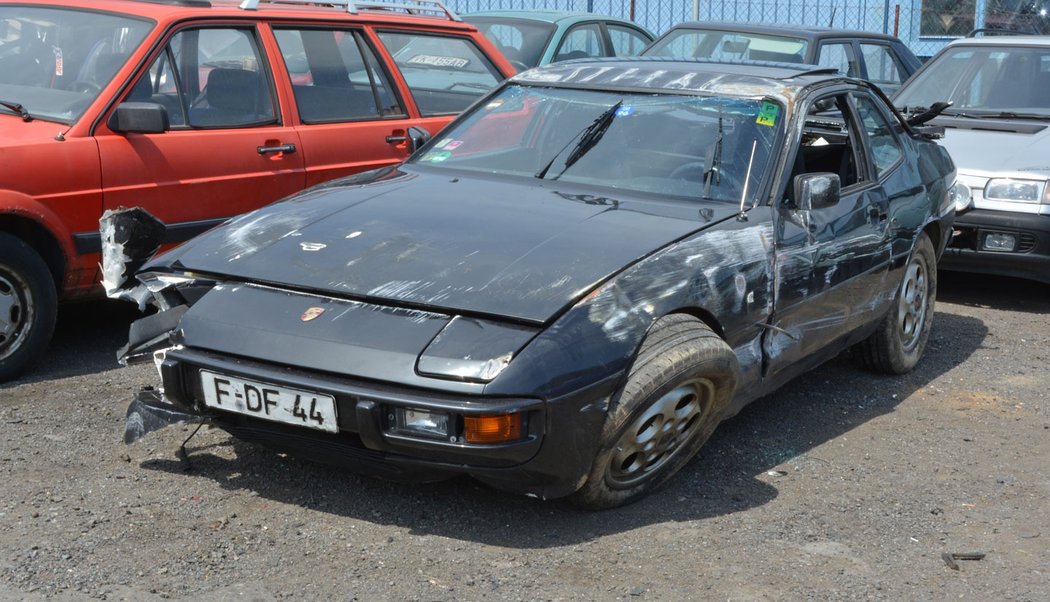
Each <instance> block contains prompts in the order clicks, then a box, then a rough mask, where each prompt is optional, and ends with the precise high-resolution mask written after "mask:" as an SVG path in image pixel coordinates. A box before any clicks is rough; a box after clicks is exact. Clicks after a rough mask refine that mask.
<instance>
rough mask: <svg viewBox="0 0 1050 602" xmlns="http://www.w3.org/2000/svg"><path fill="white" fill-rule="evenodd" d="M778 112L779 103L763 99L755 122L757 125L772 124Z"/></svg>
mask: <svg viewBox="0 0 1050 602" xmlns="http://www.w3.org/2000/svg"><path fill="white" fill-rule="evenodd" d="M779 114H780V105H778V104H776V103H772V102H767V101H765V100H763V101H762V110H761V111H759V112H758V118H756V119H755V123H757V124H759V125H770V126H771V125H774V124H776V122H777V115H779Z"/></svg>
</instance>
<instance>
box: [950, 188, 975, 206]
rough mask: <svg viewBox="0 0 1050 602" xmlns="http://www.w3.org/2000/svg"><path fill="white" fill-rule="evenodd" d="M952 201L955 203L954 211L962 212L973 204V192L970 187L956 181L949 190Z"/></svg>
mask: <svg viewBox="0 0 1050 602" xmlns="http://www.w3.org/2000/svg"><path fill="white" fill-rule="evenodd" d="M951 196H952V201H953V202H954V203H955V211H956V212H959V213H961V212H963V211H966V210H967V209H969V208H970V207H971V206H972V205H973V194H972V193H971V192H970V187H969V186H967V185H966V184H963V183H962V182H956V183H955V186H953V187H952V190H951Z"/></svg>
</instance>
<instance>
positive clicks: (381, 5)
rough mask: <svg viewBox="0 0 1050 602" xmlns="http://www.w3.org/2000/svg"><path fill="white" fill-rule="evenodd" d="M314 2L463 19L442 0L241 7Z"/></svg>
mask: <svg viewBox="0 0 1050 602" xmlns="http://www.w3.org/2000/svg"><path fill="white" fill-rule="evenodd" d="M261 2H265V3H266V4H312V5H318V6H342V7H345V8H346V12H348V13H350V14H352V15H356V14H357V12H358V11H359V10H360V9H369V10H392V11H404V12H407V13H409V14H412V15H420V14H424V15H434V16H439V17H442V18H445V19H448V20H449V21H462V20H463V19H461V18H460V17H459V15H457V14H456V13H455V12H454V11H453V10H452V9H450V8H448V7H447V6H445V3H444V2H441V0H394V1H388V2H384V1H381V0H376V1H371V2H368V1H366V2H361V1H355V0H334V1H329V2H317V1H315V0H244V2H241V8H242V9H244V10H258V9H259V4H260V3H261Z"/></svg>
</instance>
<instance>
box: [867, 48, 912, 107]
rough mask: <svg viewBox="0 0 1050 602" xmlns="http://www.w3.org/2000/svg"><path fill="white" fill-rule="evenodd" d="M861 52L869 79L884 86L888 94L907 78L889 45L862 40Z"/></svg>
mask: <svg viewBox="0 0 1050 602" xmlns="http://www.w3.org/2000/svg"><path fill="white" fill-rule="evenodd" d="M860 53H861V55H862V56H863V57H864V66H865V67H867V69H868V81H870V82H871V83H873V84H875V85H877V86H878V87H880V88H882V91H883V92H885V93H886V94H887V95H888V94H893V93H894V92H896V91H897V90H898V89H899V88H900V87H901V84H902V83H904V80H905V79H906V78H905V77H904V73H903V72H902V71H901V68H900V65H899V64H898V63H897V59H896V57H894V55H893V51H892V50H891V49H890V47H889V46H888V45H886V44H868V43H865V42H861V43H860Z"/></svg>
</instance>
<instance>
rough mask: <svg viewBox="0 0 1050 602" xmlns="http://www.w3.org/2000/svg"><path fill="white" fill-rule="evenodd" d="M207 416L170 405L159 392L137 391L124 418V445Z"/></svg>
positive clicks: (150, 390) (149, 389) (153, 390)
mask: <svg viewBox="0 0 1050 602" xmlns="http://www.w3.org/2000/svg"><path fill="white" fill-rule="evenodd" d="M208 418H209V417H208V416H206V415H203V414H198V413H195V412H192V411H189V410H186V409H184V408H180V407H178V406H175V405H172V404H171V403H168V402H167V401H165V400H164V396H163V395H161V393H160V392H159V391H157V390H156V389H152V388H146V389H143V390H141V391H139V392H138V393H137V394H136V395H135V398H134V399H133V400H132V401H131V404H130V405H129V406H128V413H127V415H126V416H125V418H124V444H125V445H131V444H132V443H134V442H136V441H138V440H139V439H141V438H143V437H145V436H146V435H148V434H150V433H152V432H154V431H159V430H160V429H162V428H164V427H166V426H171V425H173V424H179V423H181V422H201V421H205V420H208Z"/></svg>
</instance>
